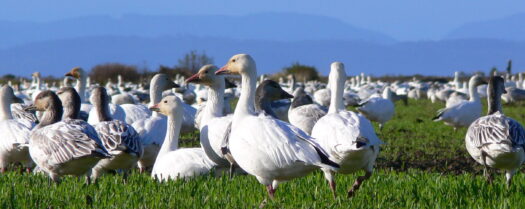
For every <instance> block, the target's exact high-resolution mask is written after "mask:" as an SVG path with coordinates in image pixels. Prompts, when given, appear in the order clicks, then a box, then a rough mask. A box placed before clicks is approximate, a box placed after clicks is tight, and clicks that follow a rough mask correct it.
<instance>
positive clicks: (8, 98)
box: [0, 85, 24, 105]
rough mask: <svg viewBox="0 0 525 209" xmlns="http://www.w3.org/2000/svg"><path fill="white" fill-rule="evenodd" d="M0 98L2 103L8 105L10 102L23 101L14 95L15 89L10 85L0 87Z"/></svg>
mask: <svg viewBox="0 0 525 209" xmlns="http://www.w3.org/2000/svg"><path fill="white" fill-rule="evenodd" d="M0 98H2V102H3V103H4V105H10V104H12V103H24V101H23V100H22V99H20V98H18V97H17V96H16V95H15V91H14V90H13V88H11V86H9V85H5V86H3V87H2V88H0Z"/></svg>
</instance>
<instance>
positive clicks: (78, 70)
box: [65, 67, 86, 79]
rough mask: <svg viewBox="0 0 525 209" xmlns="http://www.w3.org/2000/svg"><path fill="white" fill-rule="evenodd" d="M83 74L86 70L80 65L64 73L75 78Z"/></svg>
mask: <svg viewBox="0 0 525 209" xmlns="http://www.w3.org/2000/svg"><path fill="white" fill-rule="evenodd" d="M85 75H86V72H85V71H84V70H83V69H82V68H80V67H74V68H73V69H71V70H70V71H69V72H67V73H66V74H65V76H67V77H72V78H75V79H80V78H81V77H83V76H85Z"/></svg>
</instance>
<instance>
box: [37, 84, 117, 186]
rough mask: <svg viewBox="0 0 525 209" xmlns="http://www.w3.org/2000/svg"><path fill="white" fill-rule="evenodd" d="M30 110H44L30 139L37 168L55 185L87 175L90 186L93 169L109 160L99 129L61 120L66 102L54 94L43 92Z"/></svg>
mask: <svg viewBox="0 0 525 209" xmlns="http://www.w3.org/2000/svg"><path fill="white" fill-rule="evenodd" d="M28 108H29V109H36V110H38V111H44V115H43V116H42V120H41V121H40V123H39V124H38V125H37V126H36V127H35V129H34V130H33V131H32V132H31V135H30V140H29V153H30V155H31V158H32V159H33V161H34V162H35V163H36V164H37V166H38V167H39V168H40V169H42V171H44V172H45V173H47V174H48V175H49V177H50V178H51V179H52V180H53V181H55V182H59V181H60V177H61V176H64V175H75V176H81V175H85V174H87V178H86V180H87V183H90V179H89V174H90V172H91V168H92V167H93V166H95V164H96V163H97V162H98V161H99V160H100V159H102V158H107V157H109V154H108V152H107V151H106V149H105V148H104V146H103V145H102V142H101V141H100V139H99V138H98V136H97V132H96V131H95V129H93V127H91V126H89V125H85V126H83V125H79V124H76V123H70V122H68V121H60V120H61V118H62V113H63V112H62V111H63V110H62V103H61V102H60V99H59V98H58V96H57V95H56V94H55V93H53V92H51V91H42V92H41V93H40V94H39V95H38V96H37V97H36V98H35V102H34V104H33V105H32V106H30V107H28Z"/></svg>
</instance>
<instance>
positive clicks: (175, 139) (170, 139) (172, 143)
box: [157, 114, 182, 159]
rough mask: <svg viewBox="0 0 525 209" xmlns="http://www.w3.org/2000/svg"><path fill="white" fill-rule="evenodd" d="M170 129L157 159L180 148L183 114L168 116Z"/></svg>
mask: <svg viewBox="0 0 525 209" xmlns="http://www.w3.org/2000/svg"><path fill="white" fill-rule="evenodd" d="M167 121H168V122H167V123H168V128H167V130H166V137H165V138H164V142H163V143H162V146H161V148H160V151H159V154H158V155H157V159H159V158H160V157H162V156H163V155H166V154H167V153H169V152H171V151H175V150H177V149H178V148H179V134H180V128H181V125H182V124H181V122H182V114H177V115H171V116H168V120H167Z"/></svg>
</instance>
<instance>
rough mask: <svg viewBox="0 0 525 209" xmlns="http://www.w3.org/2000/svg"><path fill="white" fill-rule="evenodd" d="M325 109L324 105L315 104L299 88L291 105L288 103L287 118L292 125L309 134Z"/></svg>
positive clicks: (324, 113)
mask: <svg viewBox="0 0 525 209" xmlns="http://www.w3.org/2000/svg"><path fill="white" fill-rule="evenodd" d="M327 111H328V109H327V108H326V107H324V106H321V105H319V104H315V103H314V102H313V101H312V98H311V97H310V96H308V95H307V94H306V92H304V90H302V88H300V90H299V91H297V92H296V94H295V95H294V99H293V101H292V105H290V110H289V111H288V119H289V120H290V123H291V124H292V125H294V126H296V127H297V128H300V129H301V130H303V131H304V132H306V133H307V134H309V135H310V134H312V129H313V128H314V125H315V123H317V121H318V120H319V119H320V118H321V117H323V116H324V115H326V112H327Z"/></svg>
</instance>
